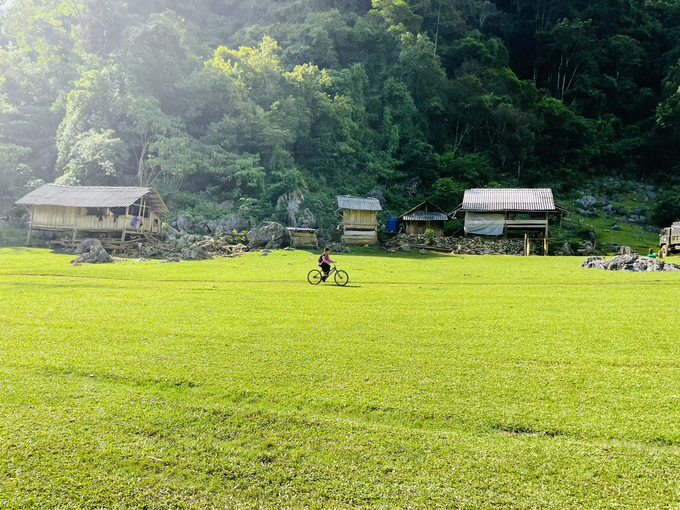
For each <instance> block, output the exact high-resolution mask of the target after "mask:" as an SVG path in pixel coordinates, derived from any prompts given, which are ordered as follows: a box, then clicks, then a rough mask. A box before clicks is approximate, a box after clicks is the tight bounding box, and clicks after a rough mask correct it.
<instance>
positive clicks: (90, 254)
mask: <svg viewBox="0 0 680 510" xmlns="http://www.w3.org/2000/svg"><path fill="white" fill-rule="evenodd" d="M88 240H89V239H88ZM112 262H114V260H113V259H112V258H111V255H109V252H107V251H106V250H105V249H104V248H102V246H101V243H99V246H92V247H90V248H89V249H88V251H87V252H85V253H83V254H82V255H80V256H79V257H78V258H77V259H74V260H72V261H71V263H72V264H73V265H80V264H110V263H112Z"/></svg>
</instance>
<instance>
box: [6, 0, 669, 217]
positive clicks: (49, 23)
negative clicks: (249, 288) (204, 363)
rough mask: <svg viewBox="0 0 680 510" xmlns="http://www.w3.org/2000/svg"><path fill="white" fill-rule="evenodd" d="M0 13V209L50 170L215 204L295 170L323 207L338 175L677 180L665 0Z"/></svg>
mask: <svg viewBox="0 0 680 510" xmlns="http://www.w3.org/2000/svg"><path fill="white" fill-rule="evenodd" d="M0 24H1V37H0V43H1V45H2V48H1V49H0V84H1V88H0V91H1V96H0V204H1V205H0V212H3V211H5V210H6V209H8V208H9V207H11V205H12V203H13V201H14V200H15V199H16V198H17V197H18V196H20V195H22V194H23V193H25V192H26V191H27V189H31V188H32V187H35V186H36V185H37V184H39V183H40V182H53V181H55V180H56V181H57V182H61V183H67V184H81V185H153V186H156V187H158V188H160V189H161V191H162V193H163V194H164V196H165V197H166V198H167V199H168V201H169V203H170V205H171V208H172V209H173V210H175V211H177V210H185V211H194V214H195V215H197V216H201V217H205V218H208V219H214V218H216V217H219V216H223V215H225V214H233V213H234V212H238V211H240V212H245V213H247V214H253V215H254V216H255V217H256V218H257V219H265V218H270V219H277V215H279V216H280V214H281V213H280V212H277V211H276V209H275V206H276V203H277V200H278V198H279V197H280V196H282V195H284V194H286V193H293V192H300V191H302V192H304V196H305V198H306V200H307V202H308V203H310V204H311V203H314V204H316V205H317V208H316V209H314V211H315V214H316V215H318V217H319V221H320V222H321V223H323V222H324V221H325V218H328V217H329V215H330V214H331V213H332V209H333V198H334V196H335V194H336V193H352V194H359V195H363V194H366V193H368V192H370V191H375V192H379V193H382V194H383V196H384V197H385V199H386V203H387V207H388V208H393V209H395V210H405V208H408V207H409V206H410V205H412V204H413V203H415V202H417V201H418V200H421V199H423V198H430V199H433V200H435V201H436V202H437V203H438V204H440V205H441V206H442V207H445V208H448V207H453V206H454V205H457V202H458V200H459V199H460V197H461V192H462V190H463V189H464V188H466V187H470V186H499V185H503V186H530V187H531V186H539V185H540V186H551V187H553V188H555V190H556V192H557V193H558V195H560V196H566V195H568V194H569V193H570V192H571V191H572V190H573V189H574V188H575V187H578V186H580V185H581V184H583V183H587V182H589V181H590V180H591V179H593V178H595V177H598V178H600V177H603V176H617V178H623V179H629V180H633V181H635V180H642V181H644V182H646V183H658V184H661V185H662V186H663V188H664V189H670V188H671V187H672V186H673V185H675V184H676V183H677V182H680V181H678V178H679V177H680V170H679V168H678V164H677V161H678V160H679V158H678V156H679V154H678V145H677V143H676V142H677V136H678V134H679V131H680V121H679V120H678V119H680V95H679V94H678V92H677V89H678V85H679V84H680V71H679V70H680V67H678V59H679V58H680V49H679V48H680V44H679V43H680V32H679V30H680V29H679V28H678V27H679V26H680V2H678V1H676V0H672V1H658V2H649V1H642V0H631V1H628V2H613V1H607V2H590V1H588V2H586V1H578V0H569V1H563V0H560V1H557V0H528V1H519V0H517V1H515V0H512V1H506V0H495V1H488V0H460V1H457V2H456V1H453V0H439V1H438V0H410V1H404V0H373V1H372V2H370V1H368V0H279V1H274V0H251V1H247V2H243V1H236V0H217V1H215V0H210V1H209V0H196V1H192V2H180V1H178V0H156V1H151V0H139V1H135V2H124V1H122V0H15V1H13V2H5V4H4V8H3V10H2V16H1V17H0ZM675 196H676V195H675V193H674V192H672V193H670V194H669V196H668V197H666V202H665V203H666V204H667V205H669V207H670V209H668V208H666V211H669V210H670V211H671V212H670V213H668V214H670V216H671V217H674V218H676V219H677V214H676V212H675V211H677V210H678V209H680V206H678V201H677V199H676V198H675ZM225 201H235V202H234V205H233V206H230V207H228V208H227V209H226V210H225V209H218V208H217V207H216V205H217V204H220V203H223V202H225ZM664 220H666V218H664Z"/></svg>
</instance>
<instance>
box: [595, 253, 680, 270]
mask: <svg viewBox="0 0 680 510" xmlns="http://www.w3.org/2000/svg"><path fill="white" fill-rule="evenodd" d="M581 267H585V268H591V269H593V268H594V269H607V270H609V271H634V272H637V273H651V272H660V271H680V266H678V265H676V264H671V263H669V262H664V261H663V260H659V259H656V258H653V257H643V256H642V255H638V254H636V253H630V254H628V255H616V256H615V257H613V258H611V259H609V260H605V259H602V258H600V257H588V258H587V259H586V260H585V262H583V264H582V265H581Z"/></svg>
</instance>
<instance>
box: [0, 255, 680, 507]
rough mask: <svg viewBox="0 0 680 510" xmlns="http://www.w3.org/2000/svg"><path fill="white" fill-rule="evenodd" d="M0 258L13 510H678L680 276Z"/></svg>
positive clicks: (502, 263) (562, 266)
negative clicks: (326, 276)
mask: <svg viewBox="0 0 680 510" xmlns="http://www.w3.org/2000/svg"><path fill="white" fill-rule="evenodd" d="M317 257H318V254H315V253H310V252H305V251H296V252H293V253H289V252H284V251H277V252H274V253H272V254H271V255H269V256H268V257H262V256H260V254H257V253H255V254H249V255H246V256H244V257H242V258H240V259H216V260H212V261H205V262H182V263H178V264H159V263H158V262H156V261H150V262H137V261H131V260H128V261H125V262H122V263H119V264H111V265H105V266H88V265H83V266H80V267H72V266H71V264H70V263H69V260H70V259H71V258H73V257H72V256H68V255H58V254H53V253H51V252H49V251H46V250H37V249H25V248H5V249H0V508H3V509H4V508H12V509H13V508H22V509H23V508H73V509H75V508H125V509H131V508H192V509H193V508H196V509H199V508H260V507H263V508H301V507H310V508H345V507H347V508H349V507H382V508H404V507H412V508H435V507H448V508H469V509H476V508H527V509H528V508H542V509H543V508H555V509H557V508H559V509H562V508H678V507H679V506H680V336H679V335H678V333H677V331H678V327H677V325H676V322H677V321H676V320H674V319H675V314H676V313H677V310H678V308H677V307H678V303H679V302H680V285H679V283H680V273H648V274H647V273H645V274H632V273H618V272H608V271H600V270H594V269H591V270H586V269H581V268H580V267H579V265H580V263H581V262H582V260H583V259H582V258H580V257H578V258H577V257H574V258H557V257H550V258H543V257H529V258H524V257H502V256H495V257H494V256H488V257H472V256H470V257H468V256H465V257H458V256H445V255H434V254H429V255H427V256H423V255H420V254H418V253H412V254H408V255H387V254H382V253H378V252H376V251H373V250H369V249H365V250H358V252H357V253H355V254H352V255H344V254H339V255H336V256H335V258H336V260H338V261H339V262H340V263H339V267H341V268H342V269H345V270H346V271H347V272H348V273H349V276H350V283H349V285H348V286H347V287H344V288H341V287H337V286H335V285H332V284H321V285H320V286H318V287H313V286H311V285H309V284H308V283H307V282H306V274H307V272H308V271H309V269H311V268H313V267H314V266H315V262H316V259H317Z"/></svg>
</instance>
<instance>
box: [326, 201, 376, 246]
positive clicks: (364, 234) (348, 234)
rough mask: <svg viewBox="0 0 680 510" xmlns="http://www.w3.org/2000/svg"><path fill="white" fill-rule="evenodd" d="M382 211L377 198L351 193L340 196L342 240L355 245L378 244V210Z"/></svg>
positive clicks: (339, 213) (339, 212)
mask: <svg viewBox="0 0 680 510" xmlns="http://www.w3.org/2000/svg"><path fill="white" fill-rule="evenodd" d="M380 211H382V207H381V206H380V201H379V200H378V199H377V198H359V197H352V196H349V195H341V196H339V197H338V210H337V211H336V214H338V215H339V216H340V223H339V224H338V229H341V230H342V233H343V235H342V242H343V243H345V244H350V245H354V246H362V245H364V244H378V212H380Z"/></svg>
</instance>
